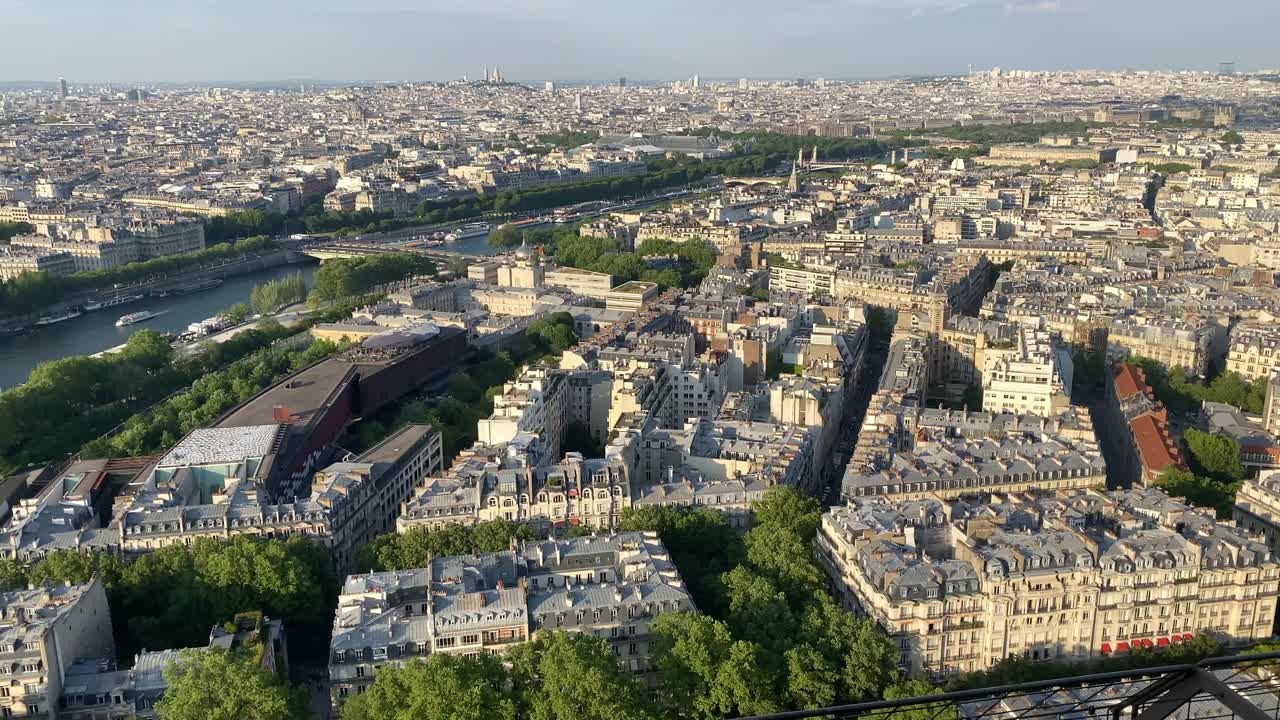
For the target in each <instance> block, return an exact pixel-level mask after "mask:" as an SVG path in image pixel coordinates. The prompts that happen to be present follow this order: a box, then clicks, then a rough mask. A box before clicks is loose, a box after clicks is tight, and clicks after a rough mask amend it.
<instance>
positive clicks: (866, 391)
mask: <svg viewBox="0 0 1280 720" xmlns="http://www.w3.org/2000/svg"><path fill="white" fill-rule="evenodd" d="M888 356H889V343H888V341H885V340H873V341H872V343H871V347H870V348H869V349H868V351H867V354H866V356H865V357H864V359H863V367H862V375H861V377H860V378H859V379H858V388H857V390H856V391H855V392H854V396H853V397H852V398H850V401H849V402H846V403H845V413H844V420H843V421H842V423H841V425H840V437H839V438H838V439H837V440H836V443H835V450H834V452H833V453H832V455H831V463H832V467H831V469H830V471H829V472H828V473H827V478H828V483H827V488H826V491H825V492H824V493H823V495H822V498H821V500H822V503H823V504H824V505H828V506H830V505H839V504H840V483H841V481H842V480H843V478H844V469H845V466H846V465H848V464H849V457H850V456H851V455H853V448H854V446H855V445H857V444H858V431H859V430H861V429H862V420H863V418H864V417H866V414H867V405H868V403H870V402H871V395H872V394H873V393H874V392H875V389H876V387H877V386H878V385H879V384H880V373H882V372H883V371H884V363H885V359H886V358H888Z"/></svg>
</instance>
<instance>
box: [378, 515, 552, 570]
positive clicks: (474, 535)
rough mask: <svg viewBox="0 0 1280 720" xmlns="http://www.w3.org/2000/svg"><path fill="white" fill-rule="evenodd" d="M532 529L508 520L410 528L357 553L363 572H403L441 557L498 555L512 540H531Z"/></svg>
mask: <svg viewBox="0 0 1280 720" xmlns="http://www.w3.org/2000/svg"><path fill="white" fill-rule="evenodd" d="M533 537H534V535H533V531H532V529H530V528H529V526H528V525H518V524H516V523H513V522H509V521H507V520H489V521H485V522H480V523H476V524H475V525H458V524H449V525H442V526H440V527H436V528H432V529H427V528H420V527H415V528H410V529H409V530H407V531H405V532H402V533H391V534H387V535H381V536H379V537H378V538H377V539H376V540H374V541H373V542H372V543H370V544H368V545H364V546H362V547H361V548H359V550H358V551H357V553H356V558H357V559H356V563H357V566H358V567H360V568H361V569H362V571H378V570H403V569H407V568H420V567H426V566H427V565H428V564H430V562H431V558H433V557H440V556H443V555H470V554H473V553H486V552H500V551H502V550H506V549H508V548H509V547H510V546H511V540H512V539H518V540H532V539H533Z"/></svg>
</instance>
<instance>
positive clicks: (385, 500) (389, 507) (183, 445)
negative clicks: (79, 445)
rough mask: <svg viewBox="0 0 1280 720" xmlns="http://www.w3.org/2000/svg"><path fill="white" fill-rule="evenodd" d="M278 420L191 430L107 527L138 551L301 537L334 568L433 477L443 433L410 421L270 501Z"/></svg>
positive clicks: (388, 524)
mask: <svg viewBox="0 0 1280 720" xmlns="http://www.w3.org/2000/svg"><path fill="white" fill-rule="evenodd" d="M280 428H281V426H278V425H262V426H249V427H242V428H204V429H200V430H196V431H193V432H192V433H191V434H190V435H188V436H187V437H186V438H184V439H183V440H182V442H180V443H178V444H177V445H176V446H174V447H173V449H171V450H170V451H169V452H168V453H167V454H166V455H165V456H164V457H163V458H161V460H160V461H159V462H158V463H157V464H156V466H155V467H154V469H153V471H152V472H151V473H150V474H149V475H148V476H147V477H146V479H145V480H144V481H142V482H141V484H140V486H138V487H136V488H130V489H128V491H127V492H128V493H129V494H131V497H129V498H128V504H127V505H126V506H125V508H126V509H125V510H124V512H122V513H121V514H120V515H119V516H117V517H116V518H115V519H114V520H113V521H112V524H111V526H110V527H109V528H108V530H109V531H111V532H112V534H113V535H114V538H115V540H116V541H117V542H118V543H119V547H120V548H121V549H122V550H123V551H124V552H126V553H129V554H138V553H145V552H148V551H150V550H154V549H158V548H161V547H165V546H168V545H174V544H187V543H190V542H191V541H192V540H194V539H196V538H201V537H208V538H217V539H222V538H228V537H232V536H235V535H249V536H253V537H288V536H290V535H303V536H307V537H310V538H312V539H313V540H315V541H316V542H320V543H322V544H324V545H325V546H326V547H328V548H329V549H330V551H331V552H332V554H333V557H334V561H335V563H336V564H337V566H338V568H339V569H340V570H341V569H346V568H347V567H348V566H349V565H351V564H352V563H354V561H355V551H356V548H357V547H359V546H360V545H363V544H365V543H368V542H370V541H372V540H373V539H374V538H375V537H377V535H379V534H381V533H383V532H388V531H390V530H391V528H393V527H394V526H395V517H396V513H397V511H398V509H399V507H400V506H401V504H402V503H404V502H405V501H407V500H408V499H409V497H410V495H411V493H412V492H413V491H414V489H415V488H416V487H417V484H418V482H419V480H420V479H421V478H423V477H425V476H428V475H432V474H436V473H439V472H440V471H441V469H442V467H441V465H442V462H443V455H442V449H441V439H440V433H439V432H437V431H435V430H433V429H432V428H431V427H430V426H429V425H409V426H406V427H405V428H404V429H402V430H400V431H399V432H397V433H395V434H393V435H391V436H390V437H388V438H387V439H385V440H384V441H382V442H381V443H379V444H378V445H376V446H374V447H373V448H371V449H370V450H368V451H367V452H365V453H364V454H362V455H360V456H358V457H356V458H353V459H352V460H351V461H346V462H339V463H334V464H331V465H329V466H327V467H325V468H324V469H322V470H320V471H319V472H317V473H316V474H315V476H314V479H313V481H312V484H311V489H310V493H309V494H308V495H307V496H305V497H300V498H297V499H295V500H292V501H273V498H271V497H269V495H268V493H267V491H266V488H265V477H266V473H268V472H269V469H270V467H271V466H272V463H273V462H274V453H273V449H274V448H275V447H276V444H277V442H278V438H279V437H280V432H281V429H280Z"/></svg>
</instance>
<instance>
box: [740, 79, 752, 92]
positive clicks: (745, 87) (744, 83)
mask: <svg viewBox="0 0 1280 720" xmlns="http://www.w3.org/2000/svg"><path fill="white" fill-rule="evenodd" d="M750 88H751V83H750V81H748V80H747V79H746V78H738V89H739V90H748V89H750Z"/></svg>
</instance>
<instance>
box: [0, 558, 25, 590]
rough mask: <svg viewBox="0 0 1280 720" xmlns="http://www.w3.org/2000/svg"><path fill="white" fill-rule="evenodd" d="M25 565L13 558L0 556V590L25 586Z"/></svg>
mask: <svg viewBox="0 0 1280 720" xmlns="http://www.w3.org/2000/svg"><path fill="white" fill-rule="evenodd" d="M27 570H28V568H27V566H26V565H24V564H23V563H21V562H19V561H17V560H14V559H13V558H0V592H7V591H9V590H18V589H20V588H23V587H26V586H27Z"/></svg>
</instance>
